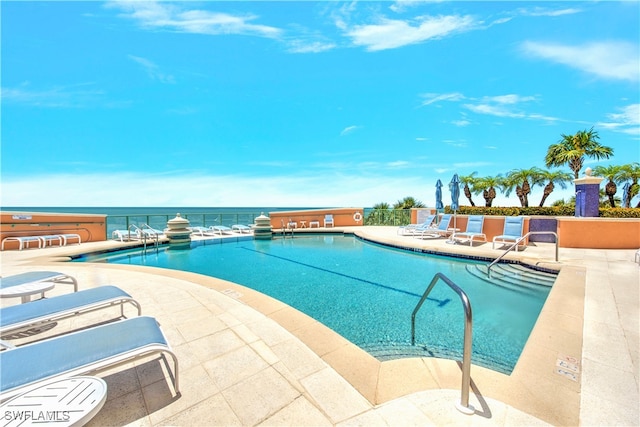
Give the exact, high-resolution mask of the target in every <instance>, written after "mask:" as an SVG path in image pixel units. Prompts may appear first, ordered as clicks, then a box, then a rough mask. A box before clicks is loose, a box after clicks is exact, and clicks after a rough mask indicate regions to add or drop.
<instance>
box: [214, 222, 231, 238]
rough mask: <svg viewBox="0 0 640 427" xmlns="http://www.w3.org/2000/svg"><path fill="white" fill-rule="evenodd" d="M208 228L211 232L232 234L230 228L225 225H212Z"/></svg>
mask: <svg viewBox="0 0 640 427" xmlns="http://www.w3.org/2000/svg"><path fill="white" fill-rule="evenodd" d="M209 229H210V230H211V231H212V232H213V233H212V234H216V233H217V234H219V235H221V236H222V235H223V234H233V231H231V228H229V227H227V226H226V225H212V226H211V227H209Z"/></svg>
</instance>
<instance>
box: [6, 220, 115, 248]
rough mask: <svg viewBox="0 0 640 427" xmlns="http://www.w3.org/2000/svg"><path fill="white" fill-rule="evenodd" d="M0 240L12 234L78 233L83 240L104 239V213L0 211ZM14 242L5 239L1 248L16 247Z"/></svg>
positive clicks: (16, 244)
mask: <svg viewBox="0 0 640 427" xmlns="http://www.w3.org/2000/svg"><path fill="white" fill-rule="evenodd" d="M0 221H1V222H0V240H3V239H4V238H5V237H13V236H38V235H40V236H42V235H49V234H78V235H80V238H81V239H82V241H83V242H96V241H102V240H105V237H106V235H107V232H106V227H107V225H106V224H107V221H106V216H105V215H89V214H64V213H42V212H0ZM17 248H18V242H6V244H5V249H17Z"/></svg>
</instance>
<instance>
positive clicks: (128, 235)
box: [111, 230, 138, 242]
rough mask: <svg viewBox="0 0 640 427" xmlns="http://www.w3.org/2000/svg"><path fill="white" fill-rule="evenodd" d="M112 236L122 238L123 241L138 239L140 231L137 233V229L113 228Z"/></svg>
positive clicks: (117, 238)
mask: <svg viewBox="0 0 640 427" xmlns="http://www.w3.org/2000/svg"><path fill="white" fill-rule="evenodd" d="M111 238H112V239H114V240H120V241H121V242H127V241H130V240H138V233H136V232H135V230H133V231H131V230H113V231H112V232H111Z"/></svg>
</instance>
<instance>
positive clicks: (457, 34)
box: [1, 1, 640, 207]
mask: <svg viewBox="0 0 640 427" xmlns="http://www.w3.org/2000/svg"><path fill="white" fill-rule="evenodd" d="M1 13H2V39H1V42H2V70H1V71H2V75H1V78H2V106H1V107H2V175H1V177H2V196H1V197H2V205H3V206H211V207H215V206H218V207H223V206H300V207H313V206H317V207H320V206H365V207H368V206H372V205H374V204H376V203H379V202H387V203H390V204H392V203H394V202H396V201H397V200H400V199H402V198H404V197H406V196H412V197H415V198H416V199H419V200H421V201H423V202H424V203H425V204H426V205H428V206H433V205H434V204H435V183H436V180H437V179H441V181H442V182H443V183H445V184H446V183H448V182H449V181H450V180H451V177H452V176H453V174H454V173H458V174H459V175H468V174H471V173H472V172H477V175H478V176H495V175H498V174H506V173H507V172H509V171H510V170H513V169H526V168H530V167H534V166H538V167H544V156H545V153H546V150H547V147H548V146H549V145H550V144H553V143H556V142H558V141H559V140H560V138H561V135H562V134H573V133H575V132H577V131H579V130H585V129H590V128H591V127H594V129H595V130H596V131H597V132H598V133H599V135H600V142H601V143H602V144H604V145H608V146H610V147H613V148H614V157H613V158H612V159H610V160H609V161H601V162H599V163H598V162H595V161H587V163H586V164H585V167H586V166H591V167H593V166H595V165H597V164H603V165H606V164H625V163H631V162H635V161H640V108H639V105H640V100H639V97H640V90H639V85H640V81H639V75H640V71H639V69H640V53H639V52H640V47H639V40H640V26H639V20H640V18H639V17H640V3H638V2H608V1H607V2H574V1H570V2H551V1H545V2H524V1H518V2H506V1H498V2H483V1H475V2H458V1H452V2H446V1H442V2H440V1H402V2H286V1H285V2H271V1H257V2H251V1H246V2H235V1H226V2H208V1H203V2H197V1H190V2H126V1H122V2H121V1H114V2H93V1H91V2H2V4H1ZM565 169H566V171H569V170H568V168H565ZM572 194H573V190H572V189H568V190H566V191H562V190H561V189H558V190H556V192H554V194H552V195H551V197H550V199H549V202H548V203H547V204H550V202H553V201H554V200H557V199H560V198H563V197H565V198H568V197H569V196H570V195H572ZM541 195H542V187H536V188H534V190H533V193H532V195H530V197H529V198H530V200H531V203H532V204H535V205H537V203H538V202H539V199H540V197H541ZM448 197H449V195H448V194H446V192H445V203H448V202H449V199H448ZM475 201H476V203H477V204H479V205H482V204H483V199H482V197H481V196H476V197H475ZM461 204H463V205H465V204H467V202H466V200H464V198H463V199H462V200H461ZM498 205H500V206H518V205H519V202H518V199H517V197H516V196H515V194H511V196H510V197H509V198H505V197H504V196H502V195H500V196H499V197H498V199H497V200H496V201H495V202H494V206H498Z"/></svg>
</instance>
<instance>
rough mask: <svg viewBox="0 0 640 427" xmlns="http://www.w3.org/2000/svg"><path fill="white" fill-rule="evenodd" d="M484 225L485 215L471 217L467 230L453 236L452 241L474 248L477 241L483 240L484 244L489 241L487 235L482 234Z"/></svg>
mask: <svg viewBox="0 0 640 427" xmlns="http://www.w3.org/2000/svg"><path fill="white" fill-rule="evenodd" d="M483 225H484V215H469V218H468V219H467V229H466V230H465V231H463V232H460V233H458V232H454V233H453V234H452V235H451V239H452V240H453V241H455V242H460V243H467V242H469V246H473V242H474V241H476V239H478V240H480V239H482V241H483V242H486V241H487V235H486V234H484V233H483V232H482V227H483Z"/></svg>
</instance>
